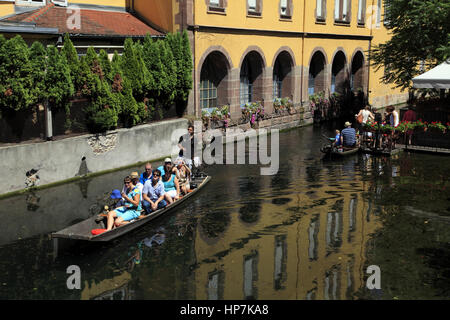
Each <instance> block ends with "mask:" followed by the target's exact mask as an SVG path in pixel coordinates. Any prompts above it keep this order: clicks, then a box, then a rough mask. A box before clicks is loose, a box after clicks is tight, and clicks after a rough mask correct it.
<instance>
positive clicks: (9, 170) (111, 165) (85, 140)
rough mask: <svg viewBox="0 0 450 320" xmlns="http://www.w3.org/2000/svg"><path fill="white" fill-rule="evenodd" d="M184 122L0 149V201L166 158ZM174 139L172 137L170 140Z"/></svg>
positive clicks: (185, 128) (148, 125) (137, 127)
mask: <svg viewBox="0 0 450 320" xmlns="http://www.w3.org/2000/svg"><path fill="white" fill-rule="evenodd" d="M187 125H188V121H187V120H186V119H175V120H168V121H163V122H158V123H154V124H147V125H141V126H136V127H133V128H131V129H119V130H115V131H109V132H107V133H105V134H98V135H83V136H78V137H72V138H66V139H63V140H58V141H48V142H40V143H31V144H20V145H15V146H8V147H1V148H0V159H1V163H2V164H1V166H0V177H1V179H0V195H2V194H7V193H11V192H14V191H19V190H22V189H25V188H28V187H35V186H43V185H47V184H51V183H55V182H61V181H65V180H70V179H73V178H79V177H82V176H84V175H86V174H89V173H99V172H103V171H108V170H113V169H118V168H121V167H125V166H131V165H133V164H136V163H139V162H144V161H149V160H156V159H160V158H163V157H166V156H168V155H170V154H171V153H172V152H173V148H174V146H176V142H177V141H172V140H176V137H174V136H173V135H174V132H177V131H178V132H180V131H182V130H184V131H187ZM175 135H178V137H179V136H180V135H179V134H178V133H177V134H175Z"/></svg>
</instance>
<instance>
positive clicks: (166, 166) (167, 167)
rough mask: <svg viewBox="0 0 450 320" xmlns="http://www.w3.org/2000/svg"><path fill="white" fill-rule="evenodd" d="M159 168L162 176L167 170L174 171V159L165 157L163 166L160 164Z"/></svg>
mask: <svg viewBox="0 0 450 320" xmlns="http://www.w3.org/2000/svg"><path fill="white" fill-rule="evenodd" d="M158 170H159V171H161V177H162V176H163V175H164V174H165V173H166V170H169V171H173V163H172V159H170V158H165V159H164V164H163V165H162V166H159V167H158Z"/></svg>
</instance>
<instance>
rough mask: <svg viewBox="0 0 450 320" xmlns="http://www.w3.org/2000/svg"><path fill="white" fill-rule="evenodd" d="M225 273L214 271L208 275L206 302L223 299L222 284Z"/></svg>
mask: <svg viewBox="0 0 450 320" xmlns="http://www.w3.org/2000/svg"><path fill="white" fill-rule="evenodd" d="M224 278H225V273H224V272H223V271H221V270H220V271H214V272H211V273H210V274H209V275H208V300H222V299H223V284H224Z"/></svg>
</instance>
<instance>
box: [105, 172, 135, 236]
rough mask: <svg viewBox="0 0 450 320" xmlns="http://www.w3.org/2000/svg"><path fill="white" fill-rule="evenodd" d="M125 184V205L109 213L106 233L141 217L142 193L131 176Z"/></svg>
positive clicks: (125, 180)
mask: <svg viewBox="0 0 450 320" xmlns="http://www.w3.org/2000/svg"><path fill="white" fill-rule="evenodd" d="M123 183H124V184H125V192H123V191H122V198H123V199H124V205H123V206H122V207H118V208H116V209H114V210H113V211H110V212H108V222H107V227H106V231H109V230H111V229H112V228H113V226H116V227H119V226H121V225H123V224H126V223H128V222H130V220H133V219H136V218H138V217H139V216H140V215H141V209H142V207H141V191H139V188H137V187H136V186H135V185H134V184H133V180H132V179H131V178H130V177H129V176H127V177H125V179H124V181H123Z"/></svg>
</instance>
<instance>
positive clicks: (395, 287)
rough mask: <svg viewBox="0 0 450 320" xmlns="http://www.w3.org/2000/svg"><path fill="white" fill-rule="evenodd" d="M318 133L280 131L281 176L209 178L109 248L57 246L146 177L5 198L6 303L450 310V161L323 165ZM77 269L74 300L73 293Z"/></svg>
mask: <svg viewBox="0 0 450 320" xmlns="http://www.w3.org/2000/svg"><path fill="white" fill-rule="evenodd" d="M323 133H325V134H328V135H331V133H332V128H326V127H313V126H310V127H306V128H299V129H294V130H290V131H287V132H283V133H280V167H279V171H278V173H277V174H276V175H273V176H262V175H261V174H260V167H259V165H226V166H225V165H213V166H209V167H207V168H206V172H207V173H208V174H210V175H211V176H212V180H211V181H210V183H209V184H208V185H207V186H206V187H205V188H204V189H203V190H202V191H201V192H200V193H198V194H197V195H195V197H194V198H193V199H191V200H189V201H188V202H187V203H184V204H182V205H181V206H180V207H179V208H177V209H176V210H175V211H173V212H170V213H168V214H167V215H165V216H163V217H160V218H158V219H156V220H154V221H152V222H150V223H149V224H148V225H145V226H143V227H142V228H140V229H138V230H136V231H135V232H132V233H131V234H128V235H125V236H123V237H121V238H119V239H117V240H114V241H112V242H111V243H106V244H85V243H70V245H69V246H67V247H66V248H64V247H62V246H59V247H57V246H55V243H54V241H53V240H51V239H50V236H49V234H50V233H51V232H53V231H57V230H60V229H63V228H65V227H67V226H69V225H71V224H74V223H76V222H78V221H81V220H83V219H86V218H87V217H89V216H90V215H92V214H94V213H96V212H97V211H98V210H99V208H100V207H101V205H102V198H103V197H104V196H105V194H107V193H108V192H110V191H111V190H112V189H115V188H119V187H120V186H121V182H122V179H123V177H124V176H125V175H127V174H129V173H130V172H131V171H140V172H141V171H142V169H143V168H141V167H139V168H137V167H136V168H129V169H127V170H122V171H119V172H114V173H110V174H106V175H102V176H98V177H94V178H90V179H87V180H83V181H78V182H74V183H70V184H64V185H60V186H56V187H53V188H48V189H43V190H38V191H35V192H32V193H28V194H25V195H19V196H15V197H10V198H7V199H3V200H0V221H1V224H2V226H1V227H0V230H1V232H0V298H1V299H239V300H240V299H286V300H314V299H316V300H328V299H329V300H335V299H336V300H339V299H341V300H344V299H448V297H450V228H449V227H450V192H449V188H450V180H449V172H450V161H449V159H448V158H447V157H442V156H437V155H428V154H408V153H400V154H398V155H395V156H393V157H392V158H383V157H372V156H369V155H352V156H349V157H348V158H344V159H341V160H337V161H329V160H326V159H322V154H321V152H320V151H319V149H320V145H321V144H322V142H323V138H322V134H323ZM155 165H157V164H154V166H155ZM69 266H78V267H79V270H80V274H81V282H80V285H81V287H80V289H69V288H68V287H67V281H68V278H69V277H70V276H71V273H68V272H67V269H68V267H69ZM369 266H372V267H371V268H369ZM373 266H376V267H373ZM368 270H369V271H370V270H375V271H376V272H375V273H373V274H372V273H369V272H368ZM378 271H379V272H378ZM376 275H380V277H379V278H378V280H379V283H377V281H376V280H377V278H376V277H375V276H376ZM69 282H70V281H69ZM367 283H369V284H371V285H375V288H373V286H372V287H371V288H372V289H369V288H368V286H367ZM378 284H379V287H378ZM369 287H370V286H369Z"/></svg>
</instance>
